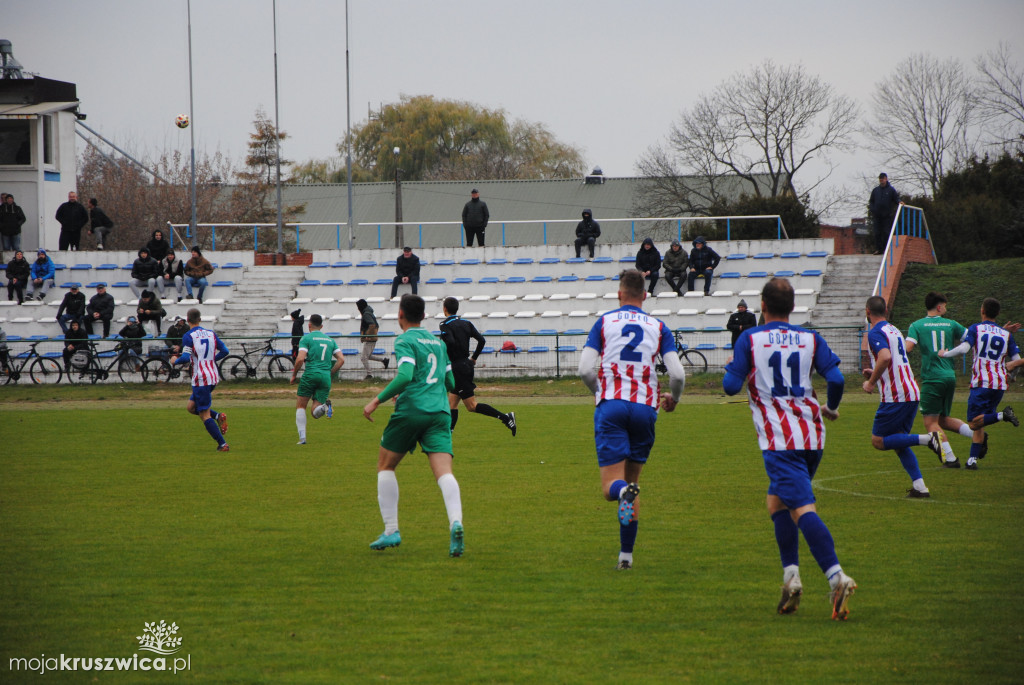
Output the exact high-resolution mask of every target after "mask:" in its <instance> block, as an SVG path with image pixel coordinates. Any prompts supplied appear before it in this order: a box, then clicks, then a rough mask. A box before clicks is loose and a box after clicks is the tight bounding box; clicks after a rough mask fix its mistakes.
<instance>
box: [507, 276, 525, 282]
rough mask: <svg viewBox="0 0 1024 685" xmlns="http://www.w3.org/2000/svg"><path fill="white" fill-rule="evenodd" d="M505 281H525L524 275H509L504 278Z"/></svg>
mask: <svg viewBox="0 0 1024 685" xmlns="http://www.w3.org/2000/svg"><path fill="white" fill-rule="evenodd" d="M505 282H506V283H526V277H525V276H509V277H508V278H506V279H505Z"/></svg>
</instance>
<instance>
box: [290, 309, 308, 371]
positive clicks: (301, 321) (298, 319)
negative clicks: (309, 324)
mask: <svg viewBox="0 0 1024 685" xmlns="http://www.w3.org/2000/svg"><path fill="white" fill-rule="evenodd" d="M305 325H306V317H305V316H303V315H302V310H301V309H296V310H295V311H294V312H292V361H295V360H296V359H298V357H299V342H300V341H301V340H302V336H303V335H305V334H306V333H305V331H304V330H303V327H304V326H305Z"/></svg>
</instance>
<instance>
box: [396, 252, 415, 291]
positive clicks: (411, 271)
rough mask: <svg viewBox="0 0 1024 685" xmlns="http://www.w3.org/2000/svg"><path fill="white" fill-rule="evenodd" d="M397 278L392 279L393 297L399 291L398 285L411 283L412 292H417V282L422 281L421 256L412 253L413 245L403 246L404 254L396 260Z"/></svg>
mask: <svg viewBox="0 0 1024 685" xmlns="http://www.w3.org/2000/svg"><path fill="white" fill-rule="evenodd" d="M395 274H396V275H395V279H394V280H393V281H391V297H394V296H395V295H396V294H397V293H398V286H400V285H411V286H412V294H413V295H415V294H416V284H417V283H419V282H420V258H419V257H417V256H416V255H414V254H413V253H412V248H411V247H408V246H406V247H403V248H402V254H400V255H399V256H398V259H396V260H395Z"/></svg>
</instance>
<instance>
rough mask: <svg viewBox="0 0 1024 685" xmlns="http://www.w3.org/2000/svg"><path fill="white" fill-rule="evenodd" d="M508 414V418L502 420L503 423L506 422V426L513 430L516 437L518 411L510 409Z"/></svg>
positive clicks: (513, 435)
mask: <svg viewBox="0 0 1024 685" xmlns="http://www.w3.org/2000/svg"><path fill="white" fill-rule="evenodd" d="M506 416H508V420H507V421H502V423H504V424H505V428H508V429H509V430H510V431H512V437H513V438H514V437H516V413H515V412H514V411H510V412H509V413H508V414H507V415H506Z"/></svg>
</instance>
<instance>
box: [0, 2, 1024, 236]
mask: <svg viewBox="0 0 1024 685" xmlns="http://www.w3.org/2000/svg"><path fill="white" fill-rule="evenodd" d="M272 18H273V13H272V2H271V0H193V2H192V50H193V70H194V71H193V79H194V93H195V101H194V111H195V118H194V122H193V123H194V125H195V133H196V136H197V148H198V149H200V150H202V149H205V150H207V151H210V152H212V151H214V150H216V149H218V148H219V149H220V150H221V151H224V152H227V153H229V154H230V155H231V156H232V157H233V158H234V159H236V160H237V161H240V160H241V158H242V157H243V156H244V154H245V145H246V141H247V139H248V135H249V133H250V132H251V131H252V119H253V114H254V112H255V110H256V108H257V107H261V106H262V107H263V108H264V109H265V110H266V111H267V113H268V114H269V115H270V116H271V117H273V112H274V79H273V75H274V71H273V67H274V61H273V21H272ZM349 21H350V32H349V47H350V57H351V103H352V123H353V126H355V125H356V124H358V123H359V122H361V121H365V119H366V116H367V109H368V107H373V108H377V107H379V106H380V104H381V103H389V102H394V101H396V100H397V99H398V98H399V96H400V95H402V94H406V95H420V94H430V95H433V96H435V97H437V98H449V99H457V100H467V101H470V102H473V103H475V104H478V105H480V106H483V107H487V108H501V109H504V110H505V111H506V112H507V113H508V115H509V116H510V117H511V118H513V119H517V118H522V119H526V120H530V121H537V122H541V123H543V124H545V125H546V126H547V127H548V128H549V129H550V130H551V131H552V132H553V133H554V134H555V135H556V136H557V137H558V138H559V139H560V140H562V141H564V142H567V143H571V144H573V145H576V146H578V147H579V148H581V149H582V150H583V152H584V159H585V160H586V162H587V164H588V165H590V166H594V165H600V166H601V167H602V168H603V169H604V171H605V173H606V174H607V175H609V176H633V175H635V164H636V161H637V159H638V157H639V156H640V155H641V154H643V152H644V151H645V150H646V149H647V148H648V147H649V146H650V145H652V144H655V143H658V142H659V141H660V140H661V139H663V137H664V136H665V135H666V134H667V132H668V130H669V127H670V125H671V124H672V122H673V121H675V120H676V119H677V118H678V116H679V114H680V112H682V111H683V110H684V109H687V108H689V107H691V106H692V105H693V104H694V102H695V101H696V99H697V98H698V97H699V96H700V95H701V94H702V93H707V92H709V91H711V90H712V89H714V88H715V86H717V85H718V84H719V83H721V82H722V81H723V80H725V79H726V78H728V77H729V76H731V75H733V74H735V73H737V72H740V71H746V70H748V69H749V68H750V67H751V66H752V65H755V64H758V63H760V62H761V61H762V60H764V59H766V58H771V59H773V60H774V61H776V62H777V63H779V64H798V63H799V64H803V65H804V67H805V68H806V69H807V70H808V71H809V72H810V73H812V74H817V75H819V76H820V77H821V78H822V79H824V80H825V81H826V82H828V83H830V84H831V85H832V86H833V87H834V88H835V89H836V90H837V91H838V92H839V93H843V94H845V95H847V96H849V97H851V98H854V99H855V100H857V101H858V102H859V103H860V104H861V105H862V106H863V108H864V111H865V114H867V113H869V112H870V101H871V93H872V91H873V89H874V85H875V83H877V82H878V81H879V80H880V79H881V78H883V77H885V75H886V74H887V73H888V68H889V67H890V66H891V65H893V64H894V63H896V62H899V61H900V60H902V59H904V58H906V57H907V56H909V55H910V54H912V53H914V52H928V53H931V54H932V55H935V56H937V57H941V58H946V57H956V58H959V59H961V60H963V61H964V62H965V64H967V65H972V63H973V60H974V58H975V57H976V56H978V55H980V54H982V53H983V52H985V51H986V50H988V49H991V48H992V47H994V46H995V45H996V44H997V43H998V42H999V41H1001V40H1002V41H1006V42H1008V43H1009V44H1010V45H1011V48H1012V49H1013V51H1014V53H1015V56H1016V57H1017V59H1018V61H1022V60H1024V38H1022V36H1024V1H1022V0H976V1H974V2H965V1H964V0H906V1H904V2H874V3H851V2H834V1H828V0H817V1H802V0H775V1H774V2H751V1H748V2H734V1H729V0H718V1H717V2H686V1H684V0H632V1H630V2H625V1H623V0H617V1H616V0H586V1H581V2H577V1H575V0H573V1H568V0H565V1H562V0H515V1H511V2H509V1H506V2H490V1H487V0H478V1H477V2H468V1H464V0H437V1H435V2H426V1H424V0H350V2H349ZM0 27H2V28H0V38H6V39H8V40H10V41H12V42H13V44H14V55H15V57H16V58H17V59H18V61H19V62H21V63H22V65H23V66H24V67H25V69H27V70H28V71H31V72H34V73H37V74H39V75H40V76H45V77H47V78H54V79H58V80H62V81H70V82H73V83H76V84H77V85H78V97H79V99H80V100H81V101H82V107H81V110H82V111H83V112H85V113H86V114H87V115H88V119H87V122H86V123H88V124H89V125H90V126H92V127H93V128H95V129H97V130H98V131H99V132H101V133H102V134H104V135H105V136H107V137H109V138H112V139H114V140H115V141H116V142H118V143H124V144H127V145H129V146H131V147H132V148H134V149H135V150H138V151H142V152H144V151H147V150H148V151H150V152H159V151H160V150H163V149H164V148H167V147H181V148H182V149H185V150H187V149H188V133H187V132H182V131H179V130H178V129H177V128H175V126H174V118H175V116H176V115H178V114H179V113H187V112H188V109H189V101H188V98H189V88H188V33H187V13H186V1H185V0H160V1H156V0H89V2H82V1H81V0H4V2H3V4H2V7H0ZM277 48H278V73H279V88H280V126H281V129H282V130H284V131H286V132H287V133H288V134H289V139H288V140H287V141H286V145H285V147H284V149H283V154H284V156H285V157H287V158H289V159H292V160H299V161H302V160H306V159H310V158H313V157H327V156H330V155H334V154H336V151H335V146H336V144H337V143H338V141H339V140H340V139H341V137H342V135H343V134H344V131H345V116H346V112H345V10H344V2H343V0H278V3H277ZM972 68H973V67H972ZM79 144H80V145H84V143H82V142H81V141H79ZM834 161H836V162H838V164H839V167H838V168H837V170H836V172H835V173H834V175H833V177H832V179H831V180H830V183H833V184H834V185H845V186H847V187H849V188H850V189H852V190H856V191H858V192H859V191H860V190H862V189H866V188H867V186H866V185H865V183H866V181H865V180H864V179H865V178H869V177H871V176H872V175H875V176H877V170H878V169H879V166H878V157H877V155H875V154H873V153H872V150H871V148H870V144H869V143H865V147H864V149H862V150H861V151H860V152H858V153H856V154H853V155H844V156H841V157H837V158H836V159H835V160H834ZM820 172H821V168H820V167H819V168H817V169H814V170H812V174H814V173H820ZM810 180H811V178H810V177H808V178H807V179H805V182H806V181H810ZM893 180H894V185H896V187H897V188H898V187H899V185H898V183H899V181H898V179H893ZM797 185H798V189H799V187H800V177H799V176H798V177H797ZM865 192H866V190H865ZM857 213H858V210H857V209H856V208H850V209H849V210H848V211H845V215H844V214H839V215H837V216H836V217H835V219H836V220H837V221H841V220H843V219H848V218H849V217H850V216H853V215H856V214H857ZM862 213H863V212H860V214H862Z"/></svg>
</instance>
